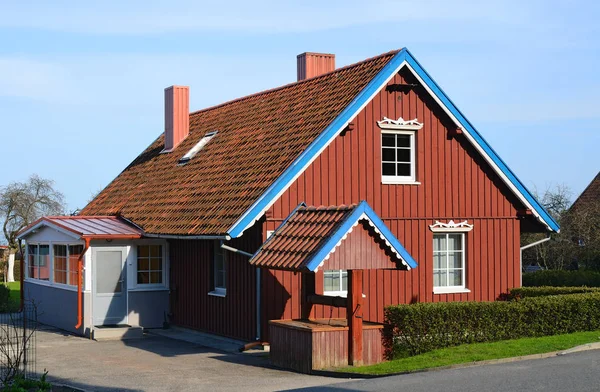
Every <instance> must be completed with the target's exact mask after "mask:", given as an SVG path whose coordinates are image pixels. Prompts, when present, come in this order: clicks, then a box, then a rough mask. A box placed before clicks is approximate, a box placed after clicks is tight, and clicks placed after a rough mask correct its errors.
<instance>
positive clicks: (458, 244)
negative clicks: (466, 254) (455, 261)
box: [448, 234, 462, 250]
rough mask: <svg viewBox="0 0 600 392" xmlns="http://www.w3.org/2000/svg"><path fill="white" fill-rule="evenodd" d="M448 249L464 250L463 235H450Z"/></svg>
mask: <svg viewBox="0 0 600 392" xmlns="http://www.w3.org/2000/svg"><path fill="white" fill-rule="evenodd" d="M448 249H449V250H461V249H462V234H448Z"/></svg>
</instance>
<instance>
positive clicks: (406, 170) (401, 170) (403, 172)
mask: <svg viewBox="0 0 600 392" xmlns="http://www.w3.org/2000/svg"><path fill="white" fill-rule="evenodd" d="M398 175H399V176H410V163H398Z"/></svg>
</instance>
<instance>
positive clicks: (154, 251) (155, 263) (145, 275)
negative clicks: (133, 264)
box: [137, 245, 164, 285]
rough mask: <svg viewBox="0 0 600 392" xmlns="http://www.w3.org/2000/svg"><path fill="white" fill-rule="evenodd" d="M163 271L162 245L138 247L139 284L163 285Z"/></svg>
mask: <svg viewBox="0 0 600 392" xmlns="http://www.w3.org/2000/svg"><path fill="white" fill-rule="evenodd" d="M163 271H164V269H163V250H162V245H138V247H137V284H139V285H147V284H162V283H163Z"/></svg>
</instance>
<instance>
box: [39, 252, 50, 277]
mask: <svg viewBox="0 0 600 392" xmlns="http://www.w3.org/2000/svg"><path fill="white" fill-rule="evenodd" d="M39 252H40V253H39V259H38V264H39V271H38V273H39V279H41V280H50V263H49V261H50V245H40V246H39Z"/></svg>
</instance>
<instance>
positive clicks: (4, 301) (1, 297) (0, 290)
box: [0, 284, 10, 312]
mask: <svg viewBox="0 0 600 392" xmlns="http://www.w3.org/2000/svg"><path fill="white" fill-rule="evenodd" d="M9 307H10V289H9V288H8V287H6V285H4V284H0V312H6V311H8V310H9Z"/></svg>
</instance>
